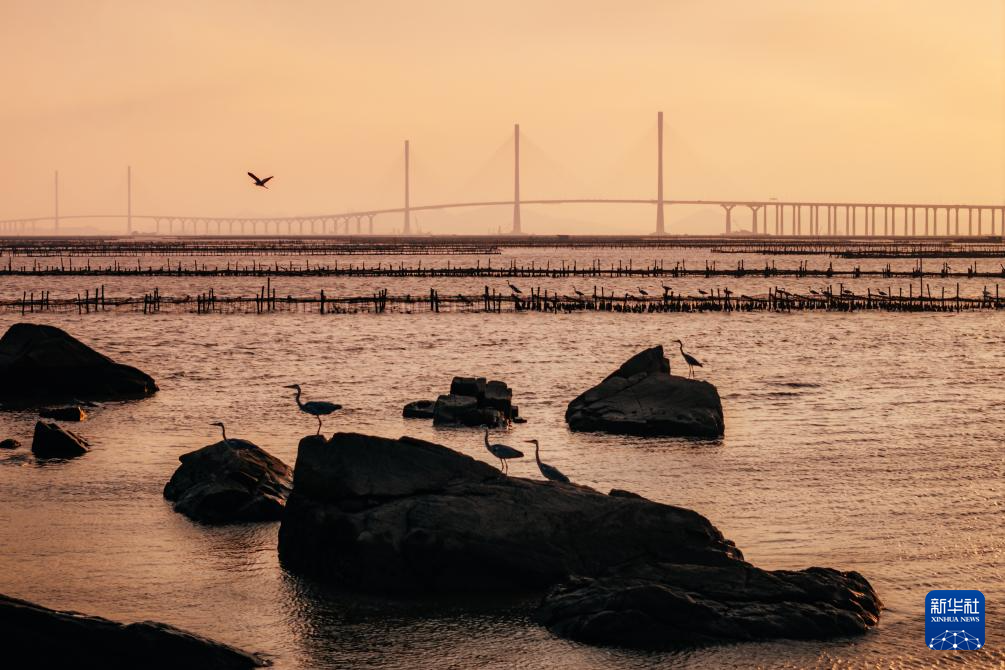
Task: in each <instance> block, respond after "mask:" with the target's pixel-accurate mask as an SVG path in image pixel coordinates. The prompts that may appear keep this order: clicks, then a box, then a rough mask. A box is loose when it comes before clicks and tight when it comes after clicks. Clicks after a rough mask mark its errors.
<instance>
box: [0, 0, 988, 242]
mask: <svg viewBox="0 0 1005 670" xmlns="http://www.w3.org/2000/svg"><path fill="white" fill-rule="evenodd" d="M873 5H874V3H869V2H866V1H864V0H851V1H848V2H840V3H839V2H820V3H812V4H807V3H804V2H797V1H795V0H771V1H770V2H764V3H757V4H751V3H744V2H739V1H723V2H719V3H715V5H714V6H705V5H702V4H701V3H697V2H675V3H663V2H635V3H629V4H625V3H617V4H616V3H596V2H594V3H590V2H587V3H571V2H557V3H549V4H548V5H547V6H538V5H537V4H535V3H530V2H523V1H517V2H512V3H507V4H506V6H505V7H503V6H496V7H485V6H478V5H472V4H471V3H462V2H455V1H453V0H450V1H445V2H439V3H436V4H435V5H431V6H418V5H415V4H412V3H400V2H373V3H366V4H365V5H363V4H360V5H353V4H339V5H337V6H335V5H332V4H331V3H327V2H321V1H313V0H306V1H302V2H298V3H295V4H289V3H288V4H282V5H281V4H277V3H267V2H257V1H248V0H245V1H243V2H240V3H239V2H231V1H229V0H227V1H222V2H216V3H212V4H211V5H204V4H203V3H198V2H178V3H171V4H170V5H163V4H161V3H153V2H131V3H127V2H111V1H108V2H98V1H91V2H70V1H62V0H56V1H53V2H48V3H44V4H37V3H28V2H10V1H8V2H5V3H3V4H2V5H0V40H2V43H3V45H4V58H3V62H4V63H5V76H4V79H3V81H4V90H5V95H4V98H5V105H4V106H3V107H2V108H0V124H2V128H3V129H4V132H3V137H4V141H3V146H4V148H5V151H4V156H3V159H2V160H0V183H2V185H0V219H3V218H15V217H27V216H46V215H49V214H50V213H51V211H52V182H53V171H54V170H57V169H58V170H59V172H60V210H61V213H62V214H64V215H69V214H84V213H106V212H107V213H110V212H123V211H124V210H125V172H126V166H127V165H131V166H132V170H133V211H134V213H138V214H161V213H164V214H184V215H196V214H198V215H205V216H249V217H253V216H281V215H289V216H295V215H309V214H320V213H337V212H341V211H345V210H349V209H354V208H355V209H362V208H377V207H397V206H400V205H401V203H402V168H403V161H402V142H403V140H405V139H408V140H410V142H411V149H412V172H411V174H412V203H413V204H414V205H421V204H425V203H435V202H444V201H456V200H478V199H507V198H510V197H511V196H512V144H511V135H512V128H513V124H514V123H520V125H521V130H522V138H523V139H522V147H521V148H522V152H523V158H522V162H521V163H522V165H521V168H522V172H523V178H522V184H521V187H522V195H523V197H524V198H557V197H640V198H646V197H654V195H655V185H656V169H655V159H656V155H655V153H656V145H655V140H656V133H655V121H656V112H657V111H658V110H662V111H663V112H664V114H665V123H666V140H665V161H666V194H665V197H667V198H668V199H673V198H756V199H767V198H770V197H777V198H779V199H806V200H809V199H819V200H860V201H861V200H886V201H903V202H917V201H925V202H946V203H954V202H976V203H985V204H1002V203H1005V6H1003V4H1002V3H1000V2H995V1H993V0H979V1H976V2H973V3H970V4H968V11H966V12H962V11H959V10H958V8H954V7H951V6H948V5H945V4H943V3H937V2H907V1H899V0H898V1H892V2H886V3H883V4H882V5H881V6H873ZM248 170H253V171H255V172H258V173H259V174H267V175H276V177H275V179H274V181H273V182H272V183H270V187H271V188H270V190H268V191H266V190H263V189H256V188H254V187H253V186H252V185H251V183H250V180H249V179H248V177H247V176H246V175H245V172H246V171H248ZM716 216H719V215H718V214H716ZM510 218H511V213H510V212H509V211H508V210H507V209H505V208H500V209H497V210H492V211H488V210H485V211H476V212H469V213H464V212H450V213H444V214H436V213H431V212H430V213H421V214H419V225H420V226H421V228H422V229H423V231H426V232H443V233H457V232H472V233H483V232H490V231H495V230H496V229H497V228H499V227H501V228H502V229H503V230H506V229H507V228H508V223H509V221H510ZM682 219H686V220H682ZM704 220H705V219H704V218H703V217H702V216H695V214H694V212H693V211H686V210H680V211H678V210H671V211H670V212H668V224H669V226H670V227H671V229H672V230H674V232H695V233H697V232H713V231H709V230H707V229H703V227H702V222H703V221H704ZM67 224H68V225H69V222H67ZM72 225H77V224H72ZM652 226H653V212H652V210H651V208H647V207H624V208H622V207H611V208H600V207H563V208H548V209H538V208H532V207H528V208H525V211H524V230H525V232H529V233H553V232H565V233H573V232H588V233H634V232H649V231H650V230H651V229H652ZM747 226H748V224H747V223H746V220H745V219H742V220H740V221H738V222H736V227H747ZM376 227H377V230H378V232H387V231H389V230H390V229H391V228H400V227H401V221H400V219H399V218H397V217H382V218H378V220H377V222H376ZM714 232H718V230H716V231H714Z"/></svg>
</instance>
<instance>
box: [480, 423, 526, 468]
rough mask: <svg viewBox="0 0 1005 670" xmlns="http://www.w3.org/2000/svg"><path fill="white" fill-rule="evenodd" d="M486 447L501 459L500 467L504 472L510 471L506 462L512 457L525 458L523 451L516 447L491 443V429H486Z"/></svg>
mask: <svg viewBox="0 0 1005 670" xmlns="http://www.w3.org/2000/svg"><path fill="white" fill-rule="evenodd" d="M485 448H486V449H488V450H489V453H490V454H492V455H493V456H495V457H496V458H498V459H499V465H500V467H499V469H500V470H502V471H503V472H504V473H507V474H508V473H509V465H507V464H506V461H508V460H509V459H511V458H523V452H522V451H520V450H519V449H514V448H513V447H511V446H509V445H507V444H489V429H488V428H486V429H485Z"/></svg>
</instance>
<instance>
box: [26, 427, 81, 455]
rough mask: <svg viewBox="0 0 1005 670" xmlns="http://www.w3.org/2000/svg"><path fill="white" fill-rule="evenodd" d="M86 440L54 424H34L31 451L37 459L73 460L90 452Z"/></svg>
mask: <svg viewBox="0 0 1005 670" xmlns="http://www.w3.org/2000/svg"><path fill="white" fill-rule="evenodd" d="M89 447H90V445H89V444H88V442H87V440H85V439H84V438H82V437H81V436H79V435H77V434H76V433H73V432H70V431H69V430H66V429H65V428H60V427H59V426H58V425H57V424H55V423H46V422H44V421H36V422H35V433H34V435H33V436H32V438H31V451H32V453H33V454H35V456H37V457H38V458H74V457H76V456H83V455H84V454H86V453H87V452H88V451H90V448H89Z"/></svg>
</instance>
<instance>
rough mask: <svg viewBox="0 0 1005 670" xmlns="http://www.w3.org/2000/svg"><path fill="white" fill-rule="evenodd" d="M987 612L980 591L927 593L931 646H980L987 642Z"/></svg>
mask: <svg viewBox="0 0 1005 670" xmlns="http://www.w3.org/2000/svg"><path fill="white" fill-rule="evenodd" d="M984 611H985V608H984V594H983V593H981V592H980V591H974V590H967V591H948V590H947V591H929V592H928V595H927V596H925V643H926V644H927V645H928V648H929V649H940V650H941V649H957V650H959V649H964V650H973V649H980V648H981V647H983V646H984V643H985V642H986V640H985V639H984Z"/></svg>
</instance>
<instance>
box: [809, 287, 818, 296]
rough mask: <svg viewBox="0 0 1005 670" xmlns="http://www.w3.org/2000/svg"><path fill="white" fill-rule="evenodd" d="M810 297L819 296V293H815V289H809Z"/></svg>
mask: <svg viewBox="0 0 1005 670" xmlns="http://www.w3.org/2000/svg"><path fill="white" fill-rule="evenodd" d="M810 295H820V292H819V291H817V290H816V289H813V288H811V289H810Z"/></svg>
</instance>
